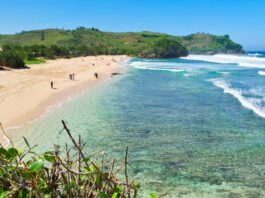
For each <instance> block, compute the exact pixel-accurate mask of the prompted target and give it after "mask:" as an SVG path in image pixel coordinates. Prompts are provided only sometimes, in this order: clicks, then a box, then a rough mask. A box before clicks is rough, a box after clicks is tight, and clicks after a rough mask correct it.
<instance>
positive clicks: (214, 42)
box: [183, 33, 244, 54]
mask: <svg viewBox="0 0 265 198" xmlns="http://www.w3.org/2000/svg"><path fill="white" fill-rule="evenodd" d="M183 44H184V45H185V46H187V49H188V50H189V52H190V53H192V54H217V53H227V54H238V53H244V50H243V48H242V46H241V45H239V44H237V43H235V42H233V41H232V40H231V39H230V38H229V36H228V35H224V36H215V35H210V34H204V33H197V34H191V35H189V36H184V37H183Z"/></svg>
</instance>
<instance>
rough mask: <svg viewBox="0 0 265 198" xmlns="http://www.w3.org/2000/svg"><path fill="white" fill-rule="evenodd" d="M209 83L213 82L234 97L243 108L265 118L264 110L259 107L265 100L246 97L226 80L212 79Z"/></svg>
mask: <svg viewBox="0 0 265 198" xmlns="http://www.w3.org/2000/svg"><path fill="white" fill-rule="evenodd" d="M209 81H211V82H212V83H213V84H214V85H215V86H217V87H219V88H222V89H223V90H224V93H227V94H231V95H232V96H234V97H235V98H236V99H237V100H238V101H239V102H240V103H241V105H242V106H244V107H246V108H248V109H250V110H252V111H253V112H255V113H256V114H257V115H258V116H260V117H262V118H265V111H264V109H262V107H260V106H259V105H258V103H259V102H261V100H264V98H262V99H257V98H247V97H244V96H243V93H242V91H241V90H239V89H235V88H232V87H231V85H230V84H229V83H227V82H226V81H224V80H219V79H211V80H209ZM257 91H258V90H255V93H256V94H257ZM250 92H252V94H253V92H254V91H253V90H250Z"/></svg>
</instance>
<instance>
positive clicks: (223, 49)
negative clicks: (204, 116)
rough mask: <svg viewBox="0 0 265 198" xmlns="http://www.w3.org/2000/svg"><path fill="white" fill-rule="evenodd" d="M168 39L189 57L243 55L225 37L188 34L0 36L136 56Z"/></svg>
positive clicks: (5, 40) (4, 40) (84, 31)
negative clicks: (151, 43)
mask: <svg viewBox="0 0 265 198" xmlns="http://www.w3.org/2000/svg"><path fill="white" fill-rule="evenodd" d="M163 37H168V38H171V39H175V40H176V41H178V42H179V43H180V44H183V45H184V46H185V47H186V48H187V49H188V51H189V53H199V54H201V53H204V54H205V53H207V54H213V53H243V50H242V46H241V45H239V44H237V43H235V42H233V41H232V40H230V38H229V36H227V35H225V36H215V35H210V34H202V33H198V34H192V35H189V36H184V37H180V36H170V35H167V34H162V33H155V32H126V33H112V32H102V31H99V30H98V29H95V28H91V29H88V28H84V27H79V28H77V29H76V30H62V29H46V30H34V31H23V32H21V33H17V34H14V35H0V46H3V45H7V44H8V45H10V44H11V45H22V46H25V45H45V46H51V45H58V46H63V47H76V46H87V47H91V48H95V49H97V50H99V49H100V50H102V53H105V54H107V53H109V51H111V53H114V52H115V53H116V54H135V53H136V54H137V53H140V51H141V50H142V49H143V48H145V47H146V44H148V43H150V42H153V41H154V40H156V39H159V38H163Z"/></svg>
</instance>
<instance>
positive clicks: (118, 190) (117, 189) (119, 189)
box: [116, 186, 123, 195]
mask: <svg viewBox="0 0 265 198" xmlns="http://www.w3.org/2000/svg"><path fill="white" fill-rule="evenodd" d="M122 190H123V189H122V186H117V187H116V192H117V193H118V194H119V195H121V194H122Z"/></svg>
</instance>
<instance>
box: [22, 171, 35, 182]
mask: <svg viewBox="0 0 265 198" xmlns="http://www.w3.org/2000/svg"><path fill="white" fill-rule="evenodd" d="M19 173H20V175H21V177H23V178H24V179H26V180H30V179H31V178H32V177H33V173H32V172H31V171H26V170H21V171H20V172H19Z"/></svg>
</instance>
